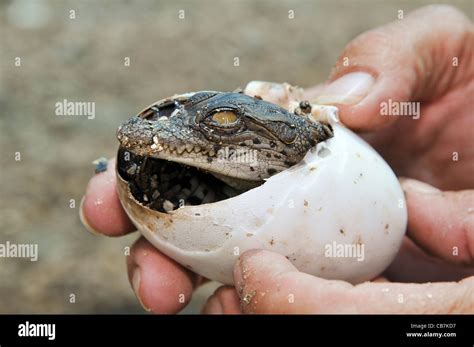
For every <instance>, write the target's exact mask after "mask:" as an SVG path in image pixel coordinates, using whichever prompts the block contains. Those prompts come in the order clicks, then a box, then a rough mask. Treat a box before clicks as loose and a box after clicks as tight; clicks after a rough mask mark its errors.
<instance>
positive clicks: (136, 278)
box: [132, 267, 151, 312]
mask: <svg viewBox="0 0 474 347" xmlns="http://www.w3.org/2000/svg"><path fill="white" fill-rule="evenodd" d="M140 280H141V273H140V268H139V267H137V268H136V269H135V270H133V276H132V288H133V291H134V292H135V296H136V297H137V299H138V302H140V305H142V307H143V309H144V310H145V311H147V312H150V311H151V309H150V308H148V307H146V306H145V304H144V303H143V301H142V298H141V297H140Z"/></svg>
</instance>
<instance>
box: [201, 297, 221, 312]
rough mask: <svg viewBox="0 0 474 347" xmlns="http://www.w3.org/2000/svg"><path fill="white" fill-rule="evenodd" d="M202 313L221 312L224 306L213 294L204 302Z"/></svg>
mask: <svg viewBox="0 0 474 347" xmlns="http://www.w3.org/2000/svg"><path fill="white" fill-rule="evenodd" d="M203 313H204V314H223V313H224V307H223V306H222V304H221V302H220V301H219V299H218V298H216V297H215V296H212V297H210V298H209V300H208V301H207V303H206V306H205V307H204V309H203Z"/></svg>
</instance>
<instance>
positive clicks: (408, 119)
mask: <svg viewBox="0 0 474 347" xmlns="http://www.w3.org/2000/svg"><path fill="white" fill-rule="evenodd" d="M473 56H474V29H473V25H472V23H471V22H470V21H469V20H468V19H467V18H466V17H465V16H464V15H463V14H462V13H460V12H459V11H458V10H456V9H454V8H452V7H449V6H428V7H425V8H422V9H420V10H417V11H415V12H413V13H412V14H410V15H409V16H407V18H406V19H403V20H399V21H397V22H394V23H391V24H389V25H387V26H384V27H381V28H377V29H375V30H372V31H369V32H367V33H364V34H362V35H361V36H359V37H357V38H356V39H355V40H353V41H352V42H351V43H350V44H349V45H348V46H347V47H346V49H345V50H344V52H343V53H342V55H341V57H340V59H339V61H338V63H337V64H336V67H335V69H334V70H333V72H332V74H331V76H330V79H329V82H328V83H326V84H324V85H320V86H317V87H314V88H311V89H309V90H307V91H306V95H305V98H306V99H309V100H311V101H312V102H314V103H327V104H334V105H337V106H338V107H339V110H340V116H341V120H342V122H343V123H344V124H346V125H347V126H348V127H351V128H352V129H354V130H357V131H364V132H366V133H365V134H363V136H364V137H365V138H366V139H367V140H368V141H369V142H370V143H371V144H372V145H373V146H374V147H375V148H376V149H377V150H378V151H379V152H380V153H381V155H382V156H383V157H384V158H385V159H386V160H387V161H388V163H389V164H390V165H391V166H392V168H393V169H394V170H395V172H396V173H397V175H399V176H407V177H411V178H415V179H418V180H422V181H424V182H426V183H422V182H419V181H417V180H413V179H403V180H401V184H402V187H403V189H404V191H405V194H406V198H407V208H408V217H409V218H408V233H407V235H408V237H409V238H410V240H409V239H406V240H405V242H404V244H403V247H402V250H401V251H400V254H399V256H398V257H397V259H396V260H395V262H394V263H393V264H392V266H391V267H390V268H389V270H388V271H387V272H386V273H385V276H386V277H380V278H378V279H375V280H374V281H373V282H370V283H363V284H359V285H356V286H352V285H351V284H349V283H346V282H343V281H335V280H324V279H321V278H317V277H313V276H310V275H307V274H304V273H301V272H298V271H297V270H296V269H295V268H294V267H293V265H291V263H290V262H289V261H288V260H287V259H286V258H285V257H283V256H280V255H277V254H274V253H270V252H268V251H250V252H247V253H245V254H243V255H242V256H241V258H240V261H239V262H238V264H237V265H236V268H235V283H236V288H237V294H238V296H237V294H236V293H235V291H234V289H233V288H231V287H221V288H220V289H219V290H218V291H216V293H215V294H214V295H213V296H212V297H211V298H210V299H209V300H208V303H207V305H206V308H205V310H204V312H207V313H229V312H235V304H234V303H235V302H236V300H238V298H239V297H240V299H241V308H242V310H243V312H257V313H327V312H332V313H461V312H463V313H466V312H470V313H472V312H474V277H468V276H472V275H473V274H474V270H473V269H472V266H473V264H474V191H473V190H463V191H445V192H443V191H441V190H439V189H437V188H435V187H433V186H431V185H435V186H437V187H439V188H440V189H467V188H472V187H473V186H474V175H473V173H474V146H473V141H474V140H473V135H474V118H473V117H474V115H473V114H472V113H473V110H474V103H473V99H472V95H474V59H473ZM345 62H347V64H345ZM456 63H457V64H456ZM253 87H257V88H258V85H257V86H256V85H255V84H254V85H253ZM278 89H279V87H278V85H274V86H273V87H272V88H261V90H263V91H264V92H263V93H260V96H262V97H263V99H267V100H272V101H277V102H279V101H280V103H282V102H283V103H285V102H286V101H287V100H285V99H284V98H280V99H279V98H275V96H274V95H271V94H272V93H275V92H276V94H278ZM265 91H267V92H268V94H265ZM280 96H281V95H280ZM389 100H392V103H395V104H397V103H398V105H399V106H400V105H401V104H400V103H402V102H417V101H419V102H421V109H420V110H419V111H420V112H419V113H418V114H416V113H415V112H412V113H411V114H409V115H405V116H396V115H383V114H382V107H383V105H385V106H387V104H388V101H389ZM384 103H385V104H384ZM411 106H413V107H414V108H412V111H413V110H416V107H417V106H416V104H411ZM428 183H429V184H431V185H429V184H428ZM411 240H412V241H414V243H413V242H412V241H411ZM449 264H454V266H453V265H449ZM455 266H456V267H455ZM463 277H468V278H466V279H464V280H462V281H460V282H445V283H423V284H415V283H410V284H408V283H392V282H390V283H389V282H387V280H388V279H389V280H396V281H400V282H406V281H410V282H422V281H439V280H452V281H456V280H459V279H461V278H463ZM290 297H291V298H292V300H289V298H290ZM229 303H232V304H229ZM229 307H230V310H228V309H227V308H229Z"/></svg>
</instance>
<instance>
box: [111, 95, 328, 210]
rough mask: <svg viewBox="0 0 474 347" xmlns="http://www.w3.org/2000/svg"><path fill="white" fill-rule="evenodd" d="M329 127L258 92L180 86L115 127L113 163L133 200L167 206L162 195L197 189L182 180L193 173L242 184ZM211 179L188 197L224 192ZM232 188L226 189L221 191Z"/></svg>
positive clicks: (258, 179)
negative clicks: (186, 89)
mask: <svg viewBox="0 0 474 347" xmlns="http://www.w3.org/2000/svg"><path fill="white" fill-rule="evenodd" d="M302 104H303V103H302ZM304 105H305V107H304V108H303V107H301V109H302V110H304V112H308V113H309V112H310V109H309V110H307V107H306V106H307V105H308V103H304ZM332 135H333V134H332V131H331V128H330V127H329V126H328V125H326V124H323V123H320V122H316V121H313V120H310V119H309V118H308V117H307V116H306V115H305V114H304V113H302V114H301V115H298V114H295V113H291V112H288V111H287V110H285V109H284V108H282V107H280V106H278V105H275V104H272V103H269V102H266V101H263V100H261V99H260V98H259V97H251V96H248V95H245V94H242V93H225V92H216V91H203V92H197V93H192V94H184V95H179V96H176V97H173V98H169V99H165V100H162V101H159V102H157V103H155V104H153V105H151V106H150V107H148V108H147V109H145V110H144V111H142V112H141V113H140V114H139V115H138V116H135V117H132V118H131V119H129V120H128V121H126V122H125V123H123V124H122V125H121V126H120V127H119V129H118V132H117V137H118V140H119V141H120V151H119V161H118V171H119V173H120V174H121V176H122V178H124V179H126V180H127V181H129V184H131V185H132V187H131V188H132V192H134V195H135V197H137V198H138V200H140V201H142V202H144V203H151V202H152V200H153V201H157V200H160V201H159V203H157V206H152V207H154V208H157V209H160V210H163V209H164V210H168V209H167V208H165V207H166V204H167V203H165V201H172V200H173V198H174V200H175V202H173V206H174V207H176V204H177V201H176V197H179V196H180V194H181V193H182V192H183V190H185V192H184V193H183V194H181V195H183V196H185V198H184V200H185V202H186V203H188V202H189V201H188V200H189V198H190V196H192V194H193V192H195V191H196V190H199V187H200V186H196V183H194V184H189V187H188V188H189V189H188V188H186V189H185V188H183V183H184V181H192V180H193V178H195V176H196V175H201V176H202V174H203V173H207V174H209V173H210V174H212V175H213V176H214V177H216V178H218V179H219V180H220V181H221V183H222V182H224V183H225V184H226V185H227V186H230V188H232V189H234V190H236V191H238V192H241V191H244V190H247V189H250V188H252V187H255V186H257V185H259V184H262V183H263V181H264V180H265V179H266V178H269V177H270V176H272V175H273V174H276V173H278V172H280V171H282V170H285V169H287V168H289V167H291V166H292V165H294V164H296V163H298V162H299V161H301V159H302V158H303V157H304V155H305V154H306V153H307V152H308V150H309V149H310V148H311V147H314V146H315V145H316V144H317V143H319V142H322V141H325V140H327V139H328V138H330V137H332ZM150 161H151V162H150ZM196 168H197V169H198V170H196ZM191 169H192V170H193V171H190V170H191ZM164 172H165V173H166V175H165V176H163V175H164ZM176 176H179V177H180V180H179V182H178V181H176ZM201 176H200V180H199V181H200V182H201V181H202V177H201ZM207 176H209V175H207ZM170 177H171V178H170ZM173 179H175V181H172V180H173ZM170 181H172V184H164V183H163V182H165V183H167V182H168V183H169V182H170ZM178 183H179V184H178ZM176 185H179V188H176ZM209 185H212V187H208V191H209V190H211V191H212V193H213V196H212V197H211V198H208V199H204V198H205V196H204V197H203V194H200V197H201V198H200V199H197V200H195V202H194V203H193V204H195V203H204V202H209V201H210V200H212V201H215V200H218V199H221V198H222V196H220V193H222V192H223V191H225V189H224V190H222V189H217V188H216V187H215V186H216V182H207V186H209ZM170 190H171V191H172V192H171V193H169V194H167V196H166V197H164V196H163V194H164V192H165V191H166V192H169V191H170ZM165 195H166V194H165ZM204 195H205V194H204ZM221 195H222V194H221ZM232 195H235V194H234V193H229V189H227V194H224V195H223V196H224V197H226V196H232ZM163 204H165V207H163ZM170 206H171V205H169V204H168V207H170ZM171 209H172V208H171Z"/></svg>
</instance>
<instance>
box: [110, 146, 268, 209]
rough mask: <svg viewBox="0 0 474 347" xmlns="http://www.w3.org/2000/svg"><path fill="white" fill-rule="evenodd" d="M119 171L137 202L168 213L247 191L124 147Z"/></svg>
mask: <svg viewBox="0 0 474 347" xmlns="http://www.w3.org/2000/svg"><path fill="white" fill-rule="evenodd" d="M117 171H118V173H119V175H120V177H121V178H122V179H124V180H125V181H127V182H128V185H129V187H130V192H131V193H132V195H133V197H134V198H135V200H137V201H138V202H140V203H141V204H142V205H144V206H146V207H148V208H150V209H153V210H156V211H160V212H165V213H167V212H171V211H173V210H175V209H177V208H179V207H182V206H186V205H202V204H208V203H212V202H216V201H220V200H224V199H228V198H231V197H234V196H236V195H238V194H241V193H243V192H244V191H245V190H236V189H235V188H233V187H231V186H229V185H228V184H226V183H224V182H223V181H221V180H219V179H217V178H216V177H214V176H213V175H212V174H210V173H208V172H206V171H203V170H200V169H198V168H195V167H192V166H188V165H184V164H179V163H175V162H172V161H168V160H162V159H156V158H152V157H147V156H139V155H136V154H133V153H132V152H130V151H128V150H126V149H124V148H120V149H119V152H118V155H117ZM263 183H264V181H262V182H261V184H263Z"/></svg>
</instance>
